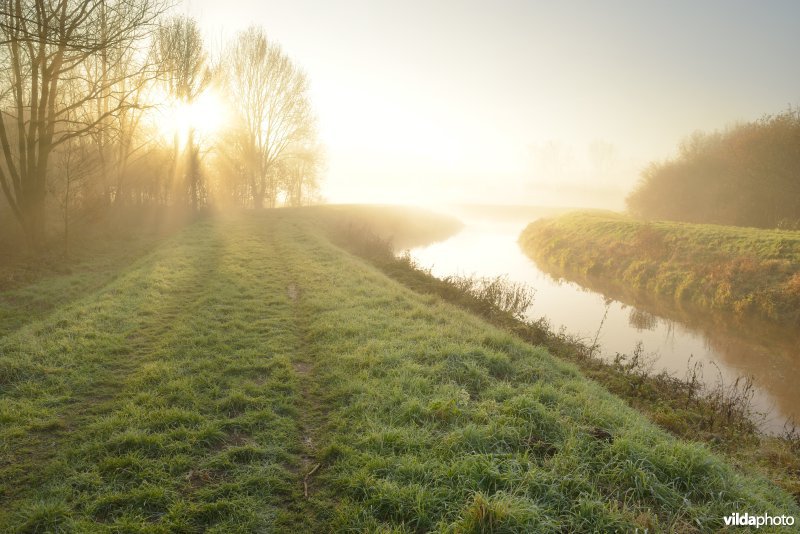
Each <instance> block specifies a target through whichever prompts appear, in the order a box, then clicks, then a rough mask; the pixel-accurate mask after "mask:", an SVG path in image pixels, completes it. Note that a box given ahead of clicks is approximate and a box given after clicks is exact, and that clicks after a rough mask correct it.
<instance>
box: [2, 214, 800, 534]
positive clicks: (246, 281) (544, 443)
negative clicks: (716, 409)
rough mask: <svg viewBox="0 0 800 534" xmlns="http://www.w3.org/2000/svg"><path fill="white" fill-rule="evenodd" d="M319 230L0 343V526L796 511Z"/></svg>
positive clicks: (673, 516)
mask: <svg viewBox="0 0 800 534" xmlns="http://www.w3.org/2000/svg"><path fill="white" fill-rule="evenodd" d="M331 217H332V215H331V212H330V211H325V210H277V211H271V212H267V213H263V214H246V215H240V216H235V217H222V216H220V217H216V218H209V219H205V220H202V221H199V222H196V223H194V224H192V225H191V226H188V227H187V228H185V229H184V230H183V231H182V232H180V233H178V234H177V235H175V236H173V237H171V238H169V239H168V240H166V241H165V242H164V243H162V244H161V245H160V246H158V247H157V248H156V249H155V250H153V251H152V252H150V253H148V254H146V255H144V256H142V257H140V258H139V259H138V260H136V261H135V262H133V263H132V264H130V265H128V266H126V267H125V268H124V269H122V270H121V271H120V272H119V273H118V275H117V276H115V277H114V278H113V279H112V280H109V281H108V282H107V283H105V284H103V285H102V287H99V288H97V289H95V290H93V291H90V292H88V293H87V294H86V295H85V296H83V297H82V298H77V299H74V300H72V301H71V302H69V303H67V304H65V305H63V306H59V307H58V308H56V309H54V310H53V311H52V312H51V313H49V314H45V315H42V316H41V317H37V318H35V319H34V320H31V321H27V322H24V324H21V326H19V328H17V329H16V330H14V331H13V332H11V333H9V334H8V335H7V336H5V337H4V338H3V339H2V340H0V387H1V388H2V389H0V423H1V424H0V525H2V526H3V527H4V528H5V530H9V531H22V532H122V531H126V532H130V531H133V532H138V531H141V532H201V531H209V532H265V531H291V530H294V531H297V532H306V531H314V530H317V531H359V532H375V531H383V532H425V531H441V532H575V531H614V530H622V531H624V530H632V529H633V528H635V527H636V526H639V527H650V528H651V532H652V531H684V532H693V531H704V532H712V531H716V530H719V529H720V528H721V525H722V517H723V516H724V515H727V514H729V513H732V512H733V511H736V510H749V511H751V512H753V513H765V512H766V513H770V514H772V515H779V514H786V513H789V514H793V515H795V516H800V509H798V507H797V505H796V503H794V502H793V500H792V498H791V497H790V496H789V495H788V494H786V493H784V492H783V491H781V490H779V489H777V488H776V487H774V486H772V485H771V484H769V483H768V482H767V481H765V480H763V479H760V478H756V477H752V476H745V475H743V474H741V473H738V472H737V471H736V470H734V469H733V468H732V467H731V466H730V465H728V464H727V463H725V462H724V461H723V460H722V459H721V458H720V457H718V456H716V455H715V454H713V453H711V452H710V451H709V450H708V449H707V448H706V447H704V446H702V445H698V444H690V443H686V442H682V441H679V440H676V439H674V438H672V437H670V436H669V435H667V434H666V433H664V432H662V431H660V430H658V429H657V428H656V427H655V426H654V425H652V424H650V423H648V422H647V421H646V420H645V419H644V418H643V417H642V416H641V415H639V414H638V413H637V412H635V411H633V410H632V409H630V408H628V407H627V406H626V405H625V403H624V402H622V401H621V400H620V399H618V398H616V397H614V396H612V395H611V394H609V393H608V392H607V391H605V390H604V389H602V388H601V387H600V386H598V385H597V384H595V383H593V382H591V381H588V380H586V379H585V378H583V376H582V375H581V374H580V373H579V372H578V370H577V368H576V367H574V366H572V365H570V364H567V363H564V362H561V361H559V360H557V359H555V358H554V357H552V356H551V355H550V354H549V353H548V352H547V351H546V350H545V349H544V348H542V347H534V346H531V345H529V344H526V343H524V342H522V341H521V340H519V339H518V338H516V337H514V336H512V335H510V334H507V333H503V332H502V331H500V330H497V329H495V328H494V327H492V326H490V325H488V324H487V323H484V322H482V321H481V320H480V319H478V318H476V317H475V316H472V315H469V314H467V313H466V312H464V311H461V310H459V309H457V308H455V307H453V306H451V305H449V304H446V303H444V302H443V301H441V300H440V299H438V298H436V297H433V296H422V295H419V294H416V293H414V292H412V291H410V290H408V289H407V288H405V287H403V286H402V285H400V284H399V283H397V282H395V281H393V280H391V279H389V278H387V277H386V276H385V275H383V274H382V273H381V272H380V271H378V270H377V269H376V268H374V267H372V266H370V265H368V264H367V263H366V262H365V261H363V260H361V259H358V258H356V257H354V256H351V255H349V254H348V253H346V252H344V251H343V250H342V249H340V248H338V247H337V246H335V245H333V244H331V242H330V241H329V240H328V238H327V237H326V235H327V234H326V227H327V226H329V225H330V224H331V220H332V219H331ZM335 217H338V215H336V216H334V218H335ZM120 246H124V244H121V245H120ZM39 283H43V284H46V283H47V280H46V279H44V280H41V281H40V282H33V283H32V285H31V286H30V287H28V290H29V291H31V292H34V293H35V291H36V286H37V284H39ZM21 313H24V312H21ZM306 490H307V493H308V495H307V496H306Z"/></svg>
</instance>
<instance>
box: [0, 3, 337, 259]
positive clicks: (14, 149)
mask: <svg viewBox="0 0 800 534" xmlns="http://www.w3.org/2000/svg"><path fill="white" fill-rule="evenodd" d="M167 11H168V10H167V6H166V4H164V3H162V2H161V1H160V0H4V1H3V2H2V7H0V117H1V119H0V145H1V147H2V155H0V188H2V191H3V195H2V204H5V205H6V206H4V207H2V209H0V211H3V212H5V213H7V214H11V217H7V218H6V220H5V221H4V222H3V225H4V226H5V227H7V228H8V227H10V226H11V225H12V224H14V223H12V222H11V221H12V220H15V221H16V227H17V228H18V229H19V230H20V231H21V233H22V234H23V235H24V236H25V240H26V241H27V242H28V244H29V245H31V246H33V247H35V248H40V247H42V246H44V243H45V242H46V238H47V237H48V235H49V234H52V233H54V232H57V231H61V232H63V235H64V238H65V241H66V238H67V236H68V230H69V225H70V221H72V220H76V219H78V218H80V217H82V216H85V215H86V214H87V213H92V214H93V216H97V215H98V214H100V215H102V214H108V213H114V212H115V211H125V212H130V211H131V210H132V209H133V210H135V209H138V208H142V207H156V208H158V209H170V210H186V209H189V210H191V211H197V210H200V209H202V208H203V207H205V206H208V205H212V204H213V205H219V206H242V207H274V206H278V205H281V204H291V205H299V204H304V203H308V202H309V201H310V200H311V199H312V198H315V196H316V195H317V190H318V187H317V173H318V169H319V168H320V165H321V153H322V152H321V149H320V148H319V145H318V143H317V141H316V133H315V128H314V124H315V121H314V114H313V111H312V107H311V103H310V99H309V94H308V80H307V78H306V75H305V74H304V73H303V71H302V70H301V69H300V68H299V67H298V66H297V65H295V64H294V63H293V62H292V60H291V59H290V58H289V57H288V55H287V54H286V53H285V52H284V51H283V50H282V48H281V47H280V45H279V44H278V43H276V42H274V41H270V40H269V39H268V38H267V35H266V33H265V31H264V30H263V29H261V28H256V27H254V28H250V29H249V30H247V31H245V32H242V33H240V34H239V35H238V36H236V38H235V39H233V40H232V42H231V43H229V44H228V45H227V46H225V47H223V49H224V53H223V56H222V57H220V58H212V57H211V56H210V54H209V51H208V47H207V46H206V44H205V43H204V40H203V36H202V33H201V31H200V29H199V27H198V25H197V23H196V21H194V20H193V19H191V18H187V17H171V16H166V14H167Z"/></svg>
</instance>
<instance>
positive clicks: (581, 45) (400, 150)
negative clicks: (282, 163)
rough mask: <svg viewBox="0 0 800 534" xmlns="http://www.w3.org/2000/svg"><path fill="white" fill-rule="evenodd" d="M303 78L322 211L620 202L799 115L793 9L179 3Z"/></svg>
mask: <svg viewBox="0 0 800 534" xmlns="http://www.w3.org/2000/svg"><path fill="white" fill-rule="evenodd" d="M180 9H183V11H184V12H185V13H187V14H190V15H193V16H195V17H196V18H197V19H198V20H199V21H200V24H201V27H202V28H203V30H204V32H205V34H206V36H207V40H208V42H209V43H210V44H211V46H212V48H213V47H215V46H216V47H217V48H218V47H219V43H221V42H224V40H225V39H227V38H231V37H233V36H234V35H235V34H236V32H237V31H239V30H241V29H243V28H246V27H247V26H250V25H261V26H263V27H264V28H265V29H266V31H267V33H268V35H269V36H270V37H271V38H272V39H274V40H276V41H278V42H280V43H281V45H282V46H283V48H284V50H285V51H286V53H287V54H288V55H289V56H290V57H291V58H292V59H293V60H294V61H295V62H296V63H297V64H298V65H300V66H301V67H302V68H303V69H304V70H305V71H306V73H307V74H308V76H309V78H310V81H311V98H312V101H313V103H314V106H315V109H316V112H317V115H318V130H319V135H320V140H321V141H322V143H323V144H324V145H325V147H326V152H327V166H326V170H325V173H324V181H323V195H324V196H325V197H326V198H327V199H328V200H329V201H331V202H389V203H416V204H436V203H478V204H487V203H499V204H537V205H551V204H557V205H576V206H597V207H610V208H614V209H619V208H622V207H623V206H624V196H625V194H626V193H627V192H628V191H629V190H630V189H631V188H632V187H633V186H634V185H635V183H636V181H637V180H638V177H639V173H640V172H641V170H642V169H643V168H644V167H645V166H646V165H647V164H648V163H649V162H651V161H660V160H664V159H666V158H668V157H670V156H672V155H673V154H674V153H675V151H676V149H677V146H678V144H679V142H680V141H681V139H682V138H684V137H686V136H687V135H690V134H691V133H693V132H695V131H697V130H705V131H711V130H715V129H721V128H724V127H726V126H728V125H731V124H733V123H735V122H736V121H747V120H754V119H757V118H759V117H761V116H763V115H765V114H769V113H778V112H781V111H783V110H785V109H786V108H787V107H789V106H790V105H793V106H794V105H798V104H800V63H798V61H797V59H796V53H797V51H798V50H800V31H797V27H796V22H797V21H798V20H800V2H796V1H788V2H779V1H761V2H757V1H751V2H741V1H736V0H725V1H721V0H710V1H709V0H706V1H702V2H698V1H680V0H670V1H664V2H649V1H648V2H641V1H633V0H631V1H614V0H606V1H602V2H600V1H596V2H585V1H584V2H577V1H558V2H555V1H552V2H539V1H532V0H531V1H523V0H495V1H489V0H485V1H478V0H429V1H422V0H404V1H399V0H397V1H395V0H391V1H389V0H385V1H383V0H372V1H369V0H341V1H333V0H329V1H323V0H320V1H311V0H275V1H270V0H227V1H224V2H222V1H220V0H185V2H184V4H183V5H182V7H180Z"/></svg>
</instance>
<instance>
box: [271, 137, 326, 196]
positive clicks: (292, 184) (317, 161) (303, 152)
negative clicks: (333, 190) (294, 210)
mask: <svg viewBox="0 0 800 534" xmlns="http://www.w3.org/2000/svg"><path fill="white" fill-rule="evenodd" d="M323 161H324V155H323V152H322V149H321V147H319V146H317V145H310V144H309V145H302V146H296V147H291V150H290V151H289V156H288V157H286V158H284V159H283V160H282V161H281V164H280V167H281V177H282V179H283V186H284V189H285V191H286V203H287V204H288V205H289V206H303V205H305V204H308V203H309V202H310V201H311V200H312V198H313V196H314V195H315V194H316V192H317V191H318V190H319V171H320V169H321V168H322V165H323Z"/></svg>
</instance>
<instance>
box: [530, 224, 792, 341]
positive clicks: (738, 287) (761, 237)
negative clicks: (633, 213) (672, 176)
mask: <svg viewBox="0 0 800 534" xmlns="http://www.w3.org/2000/svg"><path fill="white" fill-rule="evenodd" d="M520 243H521V245H522V247H523V248H524V250H525V251H526V252H527V253H528V254H529V255H530V256H531V257H532V258H534V259H535V260H536V261H537V262H538V263H540V264H541V265H542V266H543V267H544V268H546V269H548V270H550V271H552V272H554V273H556V274H557V275H560V276H565V277H567V278H575V277H589V278H594V279H606V280H612V281H614V282H616V283H619V284H623V285H625V286H626V287H629V288H633V289H634V290H639V291H643V292H646V293H648V294H654V295H659V296H664V297H667V298H670V299H674V300H675V301H678V302H688V303H691V304H693V305H697V306H701V307H703V308H706V309H714V310H722V311H725V312H730V313H733V314H737V315H742V316H747V315H751V316H759V317H762V318H764V319H766V320H769V321H773V322H775V323H780V324H786V325H800V232H796V231H781V230H762V229H755V228H739V227H728V226H716V225H705V224H689V223H676V222H643V221H638V220H634V219H630V218H627V217H624V216H622V215H617V214H613V213H606V212H577V213H570V214H567V215H563V216H560V217H557V218H554V219H543V220H540V221H536V222H534V223H531V224H530V225H529V226H528V227H527V228H526V229H525V230H524V231H523V232H522V235H521V236H520Z"/></svg>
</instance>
